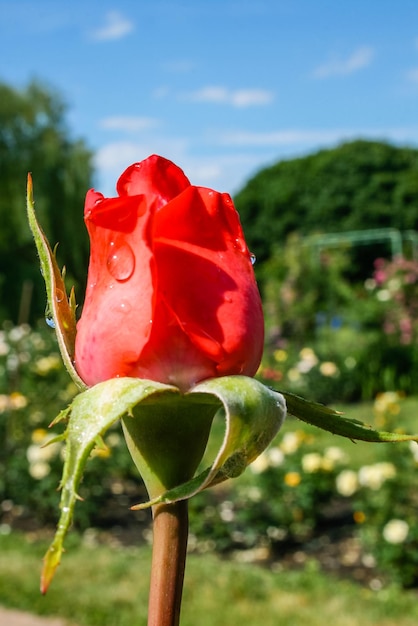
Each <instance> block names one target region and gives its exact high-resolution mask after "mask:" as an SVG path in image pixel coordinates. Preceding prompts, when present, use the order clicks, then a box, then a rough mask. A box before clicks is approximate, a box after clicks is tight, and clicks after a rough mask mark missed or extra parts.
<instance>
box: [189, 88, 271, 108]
mask: <svg viewBox="0 0 418 626" xmlns="http://www.w3.org/2000/svg"><path fill="white" fill-rule="evenodd" d="M186 99H187V100H190V101H192V102H212V103H214V104H228V105H230V106H233V107H238V108H244V107H249V106H258V105H264V104H270V103H271V102H273V99H274V95H273V93H272V92H271V91H267V90H265V89H235V90H233V89H227V88H226V87H219V86H208V87H202V89H199V90H198V91H195V92H193V93H190V94H188V96H186Z"/></svg>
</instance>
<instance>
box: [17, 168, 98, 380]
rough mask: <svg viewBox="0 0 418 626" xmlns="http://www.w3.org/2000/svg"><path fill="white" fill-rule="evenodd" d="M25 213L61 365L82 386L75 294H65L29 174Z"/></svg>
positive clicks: (62, 276)
mask: <svg viewBox="0 0 418 626" xmlns="http://www.w3.org/2000/svg"><path fill="white" fill-rule="evenodd" d="M26 206H27V213H28V220H29V226H30V229H31V231H32V234H33V237H34V239H35V244H36V248H37V250H38V255H39V260H40V263H41V272H42V275H43V277H44V280H45V285H46V293H47V299H48V306H47V311H48V314H49V315H51V317H52V320H53V322H54V326H55V331H56V334H57V339H58V346H59V349H60V352H61V356H62V359H63V361H64V365H65V367H66V369H67V371H68V373H69V374H70V376H71V377H72V379H73V380H74V382H75V383H76V385H77V387H78V388H79V389H85V388H86V385H85V384H84V382H83V381H82V380H81V378H80V377H79V375H78V374H77V372H76V370H75V367H74V346H75V335H76V319H75V310H76V303H75V296H74V290H73V289H72V290H71V292H70V295H69V296H67V292H66V288H65V283H64V275H65V271H63V272H62V273H61V271H60V269H59V267H58V265H57V261H56V258H55V250H54V252H53V251H52V250H51V246H50V245H49V242H48V240H47V238H46V236H45V234H44V232H43V230H42V228H41V227H40V226H39V224H38V221H37V219H36V215H35V203H34V200H33V187H32V177H31V175H30V174H29V175H28V184H27V203H26Z"/></svg>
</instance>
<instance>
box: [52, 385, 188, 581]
mask: <svg viewBox="0 0 418 626" xmlns="http://www.w3.org/2000/svg"><path fill="white" fill-rule="evenodd" d="M173 393H174V394H178V393H179V392H178V390H177V389H176V388H175V387H170V386H169V385H163V384H161V383H156V382H153V381H148V380H139V379H136V378H114V379H112V380H108V381H105V382H103V383H99V384H98V385H95V386H94V387H91V388H90V389H88V390H87V391H84V392H83V393H80V394H79V395H78V396H76V398H75V399H74V401H73V403H72V404H71V406H70V407H69V409H67V411H66V414H65V417H68V415H69V414H70V418H69V421H68V426H67V429H66V431H65V435H64V436H65V439H66V444H67V445H66V454H65V462H64V469H63V475H62V480H61V485H60V486H61V501H60V509H61V515H60V519H59V522H58V526H57V531H56V534H55V537H54V540H53V542H52V544H51V545H50V547H49V549H48V551H47V553H46V554H45V557H44V566H43V570H42V577H41V591H42V593H46V591H47V590H48V587H49V585H50V583H51V580H52V578H53V576H54V573H55V570H56V568H57V567H58V565H59V563H60V560H61V555H62V552H63V542H64V538H65V535H66V534H67V531H68V529H69V527H70V525H71V521H72V518H73V512H74V506H75V503H76V501H77V499H79V496H78V495H77V489H78V486H79V483H80V480H81V477H82V474H83V470H84V467H85V465H86V463H87V460H88V457H89V455H90V452H91V451H92V449H93V448H94V446H95V445H96V443H97V441H100V439H101V437H102V436H103V435H104V434H105V432H106V431H107V430H108V429H109V428H110V427H111V426H112V425H113V424H114V423H115V422H116V421H117V420H119V419H120V418H121V417H122V416H123V415H125V414H126V413H129V412H130V411H132V409H133V407H134V406H135V405H136V404H138V403H139V402H141V401H142V400H144V399H146V398H147V397H149V396H151V395H157V396H164V397H165V398H166V397H167V395H170V394H173ZM60 415H61V414H60Z"/></svg>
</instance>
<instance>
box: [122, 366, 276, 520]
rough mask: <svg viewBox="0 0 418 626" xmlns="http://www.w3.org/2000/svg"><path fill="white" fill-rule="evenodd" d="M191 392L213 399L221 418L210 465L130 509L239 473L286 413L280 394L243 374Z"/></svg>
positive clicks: (175, 497) (171, 498) (188, 493)
mask: <svg viewBox="0 0 418 626" xmlns="http://www.w3.org/2000/svg"><path fill="white" fill-rule="evenodd" d="M195 394H198V395H199V396H202V397H204V396H205V395H206V396H209V397H212V398H214V399H217V400H218V402H219V404H220V409H219V411H220V412H221V414H222V416H223V417H224V419H225V425H226V428H225V435H224V439H223V442H222V445H221V447H220V449H219V452H218V454H217V456H216V458H215V460H214V462H213V464H212V465H211V467H210V468H207V469H206V470H205V471H203V472H202V473H200V474H199V475H198V476H195V477H194V478H192V479H191V480H189V481H187V482H186V483H184V484H181V485H176V486H175V487H173V488H172V489H169V490H167V491H166V492H165V493H162V494H160V495H159V496H157V497H156V498H153V499H151V500H150V501H149V502H145V503H141V504H138V505H136V506H134V507H132V508H133V509H144V508H147V507H149V506H152V505H154V504H158V503H161V502H165V503H169V502H176V501H178V500H184V499H187V498H191V497H192V496H194V495H195V494H197V493H199V492H200V491H202V490H203V489H207V488H208V487H211V486H213V485H215V484H218V483H221V482H223V481H225V480H227V479H228V478H235V477H237V476H239V475H240V474H242V472H243V471H244V470H245V468H246V467H247V466H248V465H249V464H250V463H251V462H252V461H254V460H255V459H256V458H257V456H259V454H261V452H263V450H265V448H266V447H267V446H268V445H269V443H270V442H271V441H272V439H273V438H274V437H275V435H276V434H277V432H278V430H279V428H280V426H281V425H282V423H283V421H284V418H285V416H286V403H285V400H284V398H283V396H282V395H281V394H280V393H278V392H276V391H273V390H272V389H269V388H268V387H266V386H264V385H262V384H261V383H260V382H258V381H257V380H255V379H254V378H248V377H246V376H225V377H222V378H212V379H210V380H207V381H204V382H202V383H199V384H198V385H196V386H195V387H194V388H193V389H192V390H191V391H190V392H188V394H186V397H187V396H189V397H191V398H192V397H193V396H194V395H195ZM125 421H126V420H125Z"/></svg>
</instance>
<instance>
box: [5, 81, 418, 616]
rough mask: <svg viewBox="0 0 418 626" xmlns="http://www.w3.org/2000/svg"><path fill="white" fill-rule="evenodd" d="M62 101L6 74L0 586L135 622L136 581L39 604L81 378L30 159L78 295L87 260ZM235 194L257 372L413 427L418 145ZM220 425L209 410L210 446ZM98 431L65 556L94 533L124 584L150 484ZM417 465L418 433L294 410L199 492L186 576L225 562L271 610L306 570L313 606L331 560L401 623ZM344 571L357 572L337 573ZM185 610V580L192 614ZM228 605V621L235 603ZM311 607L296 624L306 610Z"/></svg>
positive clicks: (85, 175)
mask: <svg viewBox="0 0 418 626" xmlns="http://www.w3.org/2000/svg"><path fill="white" fill-rule="evenodd" d="M65 116H66V108H65V106H64V104H63V102H62V100H61V98H60V96H59V95H58V94H57V93H55V92H53V91H51V90H50V89H47V88H45V87H44V86H42V85H40V84H39V83H36V82H33V83H31V84H29V85H28V86H27V88H25V89H24V90H20V91H19V90H15V89H13V88H11V87H9V86H8V85H6V84H2V85H0V162H1V170H0V216H1V224H2V227H1V230H0V294H1V297H0V320H1V330H0V441H1V446H0V546H1V547H2V548H3V550H4V551H3V554H4V555H6V556H7V555H8V558H7V559H6V560H5V561H4V564H3V565H2V566H1V571H0V576H1V577H2V579H3V578H4V582H3V580H2V585H1V590H0V602H2V603H5V604H7V605H11V606H21V607H23V608H33V607H35V608H36V610H38V611H40V612H62V613H63V614H64V615H67V616H71V617H73V618H76V619H77V621H78V623H80V624H82V623H85V624H95V623H97V624H99V623H101V624H107V623H109V624H110V623H113V624H114V623H117V624H120V625H122V624H125V623H128V622H129V621H130V620H131V617H132V614H131V613H130V611H132V610H133V609H132V606H133V604H132V603H133V599H132V598H131V600H129V599H127V598H125V599H124V598H123V597H121V598H116V599H115V598H113V601H114V602H116V603H118V602H119V603H120V604H121V605H123V606H124V609H123V610H121V613H120V618H119V622H115V621H111V620H110V618H109V617H108V618H106V617H105V615H106V612H107V607H106V606H105V607H103V608H102V609H101V608H100V603H99V606H96V609H95V611H92V612H91V613H89V612H88V611H87V613H86V609H85V607H84V608H83V607H82V606H81V605H80V607H79V608H77V609H74V605H73V601H71V603H69V604H68V606H66V604H65V602H63V603H62V604H61V606H58V604H57V600H56V597H57V596H54V595H53V594H54V591H53V590H51V594H52V600H50V605H48V604H40V601H39V600H38V599H37V596H36V593H37V592H36V593H35V591H34V589H35V588H36V586H37V572H36V570H35V571H34V570H33V567H34V564H35V567H37V563H38V561H37V560H36V558H35V555H37V558H40V556H41V554H42V551H43V545H44V542H45V541H46V540H47V539H48V538H49V537H50V536H51V532H52V531H53V528H54V524H55V523H56V520H57V513H58V500H59V492H58V490H57V489H58V485H59V481H60V475H61V470H62V462H63V454H64V449H63V444H61V443H59V442H55V443H52V444H51V445H48V446H46V445H45V444H47V443H48V441H49V440H51V439H52V438H54V437H55V436H56V435H57V434H59V432H60V429H59V427H55V428H53V429H51V430H50V429H49V428H48V426H49V424H50V423H51V421H52V420H53V418H54V417H55V416H56V415H57V414H58V413H59V411H61V410H62V409H63V408H65V406H67V404H68V403H69V402H70V401H71V399H72V397H73V396H74V394H75V392H76V389H75V387H74V385H73V383H72V382H71V380H70V378H69V376H68V374H67V373H66V371H65V370H64V368H63V366H62V364H61V359H60V356H59V351H58V349H57V344H56V340H55V335H54V331H53V329H52V328H51V327H50V324H48V323H47V322H48V321H49V320H48V313H47V312H46V311H45V303H46V299H45V289H44V285H43V279H42V276H41V274H40V271H39V268H38V262H37V259H36V253H35V249H34V244H33V241H32V238H31V235H30V232H29V228H28V226H27V223H26V215H25V180H26V175H27V172H28V171H31V172H32V174H33V179H34V189H35V200H36V210H37V214H38V217H39V220H40V222H41V223H42V225H43V227H44V229H45V231H46V233H47V235H48V237H49V240H50V241H51V242H57V243H59V246H58V250H57V256H58V260H59V263H60V265H61V266H62V265H65V267H66V276H67V283H68V285H69V286H71V285H73V284H74V285H75V288H76V295H77V301H78V302H79V303H80V307H81V306H82V300H83V289H84V283H85V278H86V268H87V262H88V241H87V237H86V233H85V230H84V224H83V219H82V208H83V203H84V195H85V191H86V190H87V189H88V188H90V187H91V186H92V184H93V183H92V180H93V173H94V167H93V160H92V158H93V154H92V152H91V151H90V150H89V148H88V147H87V145H86V144H85V143H84V142H83V141H81V140H74V139H73V138H72V137H71V134H70V133H69V130H68V128H67V126H66V117H65ZM235 202H236V206H237V209H238V210H239V212H240V215H241V220H242V222H243V226H244V230H245V233H246V236H247V240H248V244H249V247H250V249H251V251H252V252H253V253H254V254H255V256H256V264H255V271H256V274H257V278H258V282H259V286H260V290H261V293H262V297H263V303H264V310H265V317H266V346H265V355H264V358H263V362H262V365H261V367H260V370H259V373H258V377H259V378H260V380H262V381H263V382H265V383H267V384H268V385H271V386H272V387H274V388H276V389H278V390H286V391H290V392H293V393H296V394H298V395H301V396H303V397H305V398H307V399H310V400H316V401H318V402H321V403H326V404H329V405H331V406H333V407H335V408H337V409H338V410H342V411H344V413H345V414H346V415H347V416H348V417H352V418H354V419H361V420H362V421H365V422H367V423H373V424H374V425H375V426H377V427H378V428H379V429H381V430H397V431H408V432H415V431H417V430H418V428H417V414H418V231H416V230H415V228H416V224H417V220H418V150H415V149H412V148H406V147H397V146H394V145H391V144H389V143H386V142H376V141H366V140H357V141H353V142H347V143H344V144H341V145H339V146H338V147H336V148H333V149H324V150H321V151H319V152H316V153H314V154H311V155H309V156H306V157H303V158H297V159H291V160H287V161H280V162H278V163H277V164H276V165H273V166H272V167H269V168H266V169H263V170H262V171H260V172H259V173H258V174H256V175H255V176H254V177H253V178H252V179H250V180H249V182H248V184H246V185H245V186H244V187H243V189H242V190H241V191H240V192H239V193H237V194H236V197H235ZM221 437H222V424H215V427H214V432H213V436H212V439H211V441H210V443H209V448H208V451H207V456H208V457H210V455H211V452H213V450H215V448H216V443H217V442H218V441H219V439H220V438H221ZM104 443H105V445H104V446H103V447H100V448H97V449H95V450H94V451H93V453H92V455H91V456H92V458H91V459H90V461H89V463H88V466H87V471H86V474H85V478H84V480H83V483H82V486H81V490H80V496H81V497H82V498H83V501H81V502H80V503H79V504H78V506H77V507H76V514H75V521H74V528H73V534H72V538H71V539H70V541H69V543H70V545H71V543H72V544H73V547H72V550H73V549H74V554H75V557H73V558H75V559H76V560H77V559H82V558H83V557H82V556H81V553H82V550H81V548H82V547H84V549H85V550H87V554H86V556H85V561H81V562H80V563H78V565H76V567H81V568H86V567H88V565H87V562H89V563H90V562H91V563H93V562H94V559H96V558H97V559H99V560H98V562H97V568H100V567H102V566H101V565H100V559H104V560H106V559H110V560H111V559H114V561H112V563H113V566H112V567H113V569H112V567H111V566H109V572H113V573H112V576H114V579H113V581H115V579H116V578H117V577H118V574H117V572H118V571H122V570H123V567H124V566H123V565H122V560H121V557H120V554H125V556H126V554H131V553H132V554H136V555H137V556H136V557H135V558H138V559H141V561H140V562H137V567H139V569H141V570H142V568H143V566H144V563H143V561H145V562H146V561H147V558H148V556H149V555H148V552H147V550H148V546H149V544H150V541H151V526H150V514H149V512H147V511H146V512H143V511H142V512H141V511H135V512H132V511H130V508H129V507H130V506H131V505H133V504H136V503H138V502H140V501H141V500H143V499H145V492H144V487H143V485H142V482H141V479H140V477H139V476H138V475H137V473H136V470H135V469H134V466H133V464H132V462H131V460H130V457H129V455H128V453H127V450H126V447H125V444H124V441H123V437H122V435H121V431H120V429H119V427H114V428H113V429H112V431H111V432H110V433H109V434H107V435H106V438H105V442H104ZM417 471H418V444H415V443H411V444H401V445H396V446H395V445H390V444H380V445H378V444H374V445H370V444H363V443H357V444H355V443H353V442H352V441H349V440H348V441H347V440H342V439H339V438H337V437H335V436H332V435H329V434H325V433H322V431H318V430H316V429H314V428H310V427H308V426H306V425H304V424H302V423H300V422H298V421H296V420H295V419H293V418H291V417H290V418H289V419H288V420H287V423H286V425H285V427H284V428H283V429H282V431H281V432H280V433H279V435H278V436H277V438H276V440H275V441H274V442H273V444H272V446H271V447H270V448H269V449H268V450H267V451H266V452H265V453H263V454H262V455H261V457H259V458H258V459H257V460H256V461H255V462H254V463H253V465H252V466H251V467H250V468H249V469H248V470H247V471H246V472H245V474H244V475H243V476H242V477H241V478H239V479H237V480H235V481H231V482H229V483H227V484H225V485H222V486H221V487H218V488H215V489H212V490H210V491H207V492H203V493H202V494H199V495H198V496H197V497H195V498H194V499H193V500H192V501H191V503H190V509H191V535H190V552H191V553H193V554H194V555H196V559H197V560H196V561H193V564H192V566H191V567H192V570H191V571H192V574H191V576H192V577H193V576H202V577H205V576H206V575H207V576H209V577H210V576H214V571H215V570H216V571H220V572H223V574H222V575H223V576H224V577H225V580H226V579H227V580H229V581H230V582H229V583H228V584H229V585H231V580H232V579H235V581H236V589H235V591H234V593H235V594H236V597H237V598H238V599H239V600H240V602H241V603H242V602H244V599H246V600H245V601H246V602H248V601H249V600H250V601H251V602H255V603H257V602H259V603H260V606H259V609H260V614H261V612H262V613H264V612H265V611H267V612H268V611H270V610H273V609H272V607H271V605H270V603H271V602H273V599H274V589H275V585H277V584H279V582H280V585H283V584H284V585H285V586H286V585H287V588H288V591H289V594H291V593H296V590H297V588H298V585H299V586H300V585H301V584H303V585H304V588H305V593H307V594H308V596H309V599H308V600H306V598H305V600H304V601H303V602H302V604H303V603H305V604H308V605H309V606H312V605H313V604H312V603H315V602H319V603H321V602H322V601H323V597H326V596H327V593H328V592H327V589H328V588H329V584H330V583H329V582H327V581H329V580H330V578H329V577H330V576H332V577H333V580H338V581H340V582H339V583H338V585H340V583H341V586H340V587H338V586H337V588H338V589H339V590H340V591H339V593H340V594H341V596H339V597H340V598H341V603H342V604H343V605H344V603H345V604H346V605H347V606H348V605H349V604H350V602H351V597H352V596H355V595H356V593H357V592H356V589H358V590H360V589H361V590H362V591H361V594H363V596H362V597H363V598H366V600H367V598H368V597H369V596H367V595H364V594H365V593H366V594H367V593H368V594H378V593H379V594H380V595H379V598H380V602H381V603H380V605H373V608H372V609H371V613H370V615H369V617H367V615H368V614H367V610H366V609H365V608H364V607H363V609H362V612H363V613H364V612H365V611H366V613H364V614H365V615H366V617H367V619H368V620H369V621H365V622H364V623H379V624H386V623H388V624H389V623H395V622H391V621H390V620H389V621H388V622H385V621H384V620H385V619H386V617H388V613H387V611H388V606H391V607H392V610H393V611H394V615H395V617H396V620H395V621H396V623H403V624H409V623H411V624H412V623H414V619H415V620H416V617H418V614H417V613H416V604H415V605H414V606H415V609H412V608H411V606H412V605H410V603H411V599H412V598H413V597H415V599H416V592H417V589H418V527H417V523H416V519H417V511H418V496H417V490H416V484H417ZM72 550H71V551H72ZM106 550H108V552H106ZM112 550H113V551H114V552H113V553H112ZM138 550H139V551H141V550H142V551H143V552H142V553H139V552H138V554H142V556H138V554H137V551H138ZM71 551H70V552H71ZM103 551H105V552H103ZM202 554H204V555H205V560H203V561H202V560H199V556H200V555H202ZM70 558H71V557H70ZM66 559H67V556H66V557H65V559H64V561H65V560H66ZM118 559H119V560H118ZM214 559H219V560H218V561H217V560H215V561H214ZM205 562H206V563H207V566H205V565H204V563H205ZM249 564H253V565H252V566H251V568H250V565H249ZM65 567H66V566H65V565H64V566H63V568H64V569H65ZM205 567H207V568H208V569H207V572H206V573H205ZM240 567H243V568H244V569H241V570H236V569H234V568H240ZM121 568H122V570H121ZM196 568H197V569H196ZM199 568H200V569H199ZM223 568H224V569H223ZM254 568H256V569H254ZM238 571H239V572H240V573H239V574H238V573H237V572H238ZM96 573H97V572H96ZM109 576H110V573H109ZM240 576H241V577H242V580H241V579H240V578H239V577H240ZM266 576H267V577H268V576H271V577H270V578H265V577H266ZM58 578H59V576H58ZM144 580H145V583H146V576H144ZM239 580H241V583H239V582H237V581H239ZM308 580H309V581H310V582H309V583H307V581H308ZM347 580H348V581H350V584H352V585H354V586H352V587H344V584H345V583H344V581H347ZM284 581H285V582H284ZM145 583H144V584H145ZM54 584H55V583H54ZM73 584H75V585H76V584H77V581H73ZM102 584H105V583H104V582H103V581H102ZM106 584H107V583H106ZM109 584H110V582H109ZM240 584H241V587H240ZM332 584H334V583H332ZM58 585H59V583H58ZM269 585H270V586H269ZM145 587H146V584H145V586H144V594H145V593H146V591H145ZM16 588H19V589H22V588H25V589H26V590H27V593H26V595H22V594H18V595H17V594H16ZM58 588H59V587H58ZM249 588H251V589H252V591H251V593H249V591H248V589H249ZM401 590H403V592H402V594H403V595H402V594H401ZM73 591H74V593H78V594H79V595H80V591H79V590H78V591H77V592H76V590H75V589H74V590H73ZM212 592H213V591H212ZM57 593H58V592H57ZM95 593H100V592H99V591H98V590H97V589H96V591H95ZM210 593H211V592H210V591H208V594H209V596H210ZM251 594H252V595H251ZM309 594H310V595H309ZM385 594H386V595H385ZM411 594H412V595H411ZM70 595H71V594H70ZM79 595H78V597H79ZM103 595H104V596H106V594H103ZM122 596H123V594H122ZM54 598H55V599H54ZM272 598H273V599H272ZM204 601H205V602H206V601H207V602H208V603H210V597H208V598H207V599H206V600H204ZM366 604H367V601H366ZM125 605H126V606H125ZM83 606H84V605H83ZM237 606H238V605H237ZM239 606H241V609H240V610H242V611H244V609H243V607H244V604H240V605H239ZM63 607H64V608H63ZM188 607H190V608H188ZM192 607H193V600H192V599H188V597H187V591H186V609H185V610H186V615H190V616H191V615H192ZM340 608H341V607H340ZM144 610H145V609H144ZM350 610H351V609H350ZM237 611H238V613H234V614H231V617H230V621H229V622H228V623H236V621H234V620H238V619H241V618H240V617H239V610H238V609H237ZM413 611H415V613H414V612H413ZM208 613H210V611H208ZM273 613H274V611H273ZM302 613H303V611H302ZM302 613H300V614H299V617H298V619H299V620H300V621H299V623H305V622H304V621H303V619H308V617H307V616H306V617H305V618H304V617H303V616H302ZM402 615H404V616H405V619H406V621H403V622H401V621H400V619H401V616H402ZM74 616H75V617H74ZM406 616H407V617H406ZM414 616H415V617H414ZM389 617H390V616H389ZM288 618H289V620H290V621H292V619H293V618H294V615H293V613H292V611H290V612H289V616H288ZM106 619H109V620H110V621H106ZM186 619H190V620H191V621H190V623H193V620H192V619H191V617H189V618H186ZM208 619H209V617H208ZM254 619H255V621H254V623H255V624H256V623H259V621H257V614H256V615H255V617H254ZM356 619H357V621H355V622H353V623H356V624H361V623H363V622H361V621H359V620H360V619H363V618H360V617H359V616H357V617H356ZM374 619H376V620H377V621H373V620H374ZM394 619H395V618H394ZM408 619H411V622H409V621H408ZM263 621H264V622H265V623H266V624H268V623H270V622H268V621H267V619H266V617H265V615H264V616H263ZM290 621H289V623H290ZM185 623H188V622H187V621H186V622H185ZM203 623H206V622H202V624H203ZM207 623H208V624H209V623H212V622H210V621H208V622H207ZM213 623H215V622H213ZM248 623H250V622H248ZM251 623H252V622H251ZM271 623H276V622H271ZM283 623H286V622H285V621H284V622H283ZM306 623H310V624H314V623H315V622H312V621H306ZM318 623H319V622H318ZM338 623H339V624H345V623H347V624H348V623H351V622H349V621H348V622H345V621H344V622H343V621H339V622H338Z"/></svg>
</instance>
